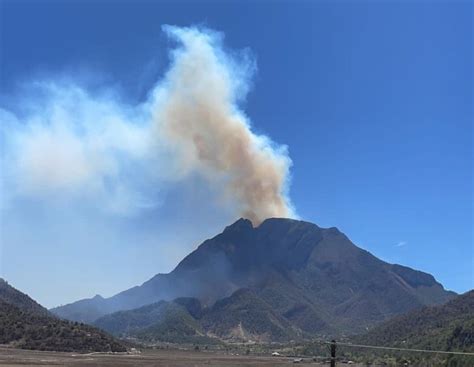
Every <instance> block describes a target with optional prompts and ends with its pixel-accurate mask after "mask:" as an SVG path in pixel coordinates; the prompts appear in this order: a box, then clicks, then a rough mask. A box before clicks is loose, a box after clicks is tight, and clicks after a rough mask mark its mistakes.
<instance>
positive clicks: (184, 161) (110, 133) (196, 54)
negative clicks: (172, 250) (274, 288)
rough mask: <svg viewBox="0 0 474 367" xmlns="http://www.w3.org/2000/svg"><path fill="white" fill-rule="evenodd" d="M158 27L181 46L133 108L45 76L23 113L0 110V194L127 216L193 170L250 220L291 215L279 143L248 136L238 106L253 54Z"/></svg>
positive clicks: (286, 162)
mask: <svg viewBox="0 0 474 367" xmlns="http://www.w3.org/2000/svg"><path fill="white" fill-rule="evenodd" d="M164 30H165V32H166V33H167V34H168V35H169V36H170V37H171V38H172V39H174V40H176V41H177V42H178V46H177V48H176V49H174V50H173V51H172V52H171V64H170V67H169V70H168V71H167V73H166V75H165V76H164V77H163V79H162V80H161V81H159V82H158V83H157V84H156V85H155V87H154V88H153V90H152V91H150V93H149V97H148V98H147V100H146V101H145V102H144V103H142V104H140V105H138V106H129V105H125V104H124V103H123V102H120V101H118V99H117V98H113V97H112V95H113V93H108V94H102V95H100V96H98V95H92V94H91V93H89V92H88V91H87V90H85V89H84V88H81V87H78V86H77V85H71V84H70V83H68V84H64V83H58V82H51V81H49V82H41V83H36V84H35V88H39V89H41V91H42V98H41V99H40V101H36V102H32V101H31V100H29V101H27V103H28V109H27V110H28V113H17V114H15V113H12V112H9V111H6V110H1V111H0V117H1V119H2V120H3V122H2V125H3V129H2V141H3V143H4V146H5V149H4V152H3V154H2V165H3V167H4V172H5V174H4V175H3V177H2V187H1V189H2V191H3V194H5V195H6V194H8V197H9V198H10V199H14V198H15V197H35V198H36V197H41V198H44V197H47V198H48V197H53V196H54V197H55V199H57V198H58V197H59V198H60V197H67V198H71V197H73V198H79V199H81V200H85V199H87V200H92V201H94V202H95V203H98V205H100V206H101V207H103V208H105V209H106V210H110V211H113V212H119V213H125V214H130V213H133V212H134V211H137V210H140V209H142V208H148V207H154V206H156V205H158V203H159V201H160V192H161V191H162V189H163V188H166V187H167V186H169V185H173V184H175V183H176V182H182V181H185V180H188V179H192V177H196V176H198V177H200V178H201V179H203V180H204V181H205V182H207V184H208V185H209V186H210V187H212V192H213V195H215V198H216V199H217V200H218V201H219V202H220V203H221V204H222V205H223V206H226V207H230V208H232V211H233V212H235V215H236V216H244V217H246V218H249V219H251V220H252V221H253V222H254V224H258V223H260V222H261V221H262V220H264V219H265V218H268V217H292V216H294V215H295V214H294V212H293V209H292V205H291V202H290V200H289V198H288V196H287V193H288V185H289V169H290V166H291V160H290V158H289V156H288V153H287V149H286V147H284V146H277V145H276V144H274V143H273V142H272V141H271V140H270V139H269V138H268V137H266V136H263V135H257V134H255V133H254V132H253V131H252V130H251V127H250V123H249V120H248V118H247V117H246V116H245V114H244V112H243V111H242V110H241V109H240V107H239V103H240V102H242V101H243V99H244V98H245V96H246V94H247V92H248V89H249V83H250V80H251V77H252V75H253V73H254V71H255V63H254V61H253V59H252V57H251V56H250V55H249V54H248V53H245V52H241V53H232V55H231V54H229V53H226V52H225V50H224V49H223V47H222V36H221V35H220V34H218V33H215V32H212V31H209V30H203V29H198V28H177V27H170V26H167V27H164ZM25 104H26V102H25Z"/></svg>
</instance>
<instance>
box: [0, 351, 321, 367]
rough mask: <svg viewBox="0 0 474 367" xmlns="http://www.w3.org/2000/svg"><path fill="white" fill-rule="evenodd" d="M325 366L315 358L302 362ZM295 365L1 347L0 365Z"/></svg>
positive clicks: (219, 356)
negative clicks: (315, 360) (316, 361)
mask: <svg viewBox="0 0 474 367" xmlns="http://www.w3.org/2000/svg"><path fill="white" fill-rule="evenodd" d="M305 362H306V363H305ZM308 363H311V366H322V364H317V363H315V362H313V361H311V359H306V360H303V362H302V364H308ZM289 365H293V358H287V357H271V356H268V357H262V356H236V355H227V354H224V353H216V352H204V351H203V352H194V351H181V350H146V351H144V352H143V353H142V354H139V355H109V354H77V353H58V352H39V351H29V350H20V349H11V348H2V347H0V366H12V367H13V366H78V367H79V366H80V367H97V366H110V367H131V366H133V367H145V366H150V367H151V366H160V367H161V366H163V367H201V366H215V367H220V366H222V367H223V366H235V367H236V366H245V367H265V366H268V367H270V366H272V367H279V366H289Z"/></svg>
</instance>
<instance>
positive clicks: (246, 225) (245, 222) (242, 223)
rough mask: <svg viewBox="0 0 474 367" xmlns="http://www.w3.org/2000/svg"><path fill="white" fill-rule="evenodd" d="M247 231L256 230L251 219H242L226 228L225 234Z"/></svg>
mask: <svg viewBox="0 0 474 367" xmlns="http://www.w3.org/2000/svg"><path fill="white" fill-rule="evenodd" d="M245 229H254V228H253V224H252V222H251V221H250V220H249V219H245V218H240V219H238V220H237V221H235V222H234V223H232V224H231V225H230V226H227V227H225V229H224V232H229V231H240V230H245Z"/></svg>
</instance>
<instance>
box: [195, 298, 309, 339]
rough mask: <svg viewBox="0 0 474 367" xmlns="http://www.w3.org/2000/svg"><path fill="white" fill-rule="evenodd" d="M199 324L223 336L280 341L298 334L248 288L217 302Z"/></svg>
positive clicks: (214, 333)
mask: <svg viewBox="0 0 474 367" xmlns="http://www.w3.org/2000/svg"><path fill="white" fill-rule="evenodd" d="M201 323H202V325H203V328H204V329H205V330H207V331H208V332H209V333H211V334H212V335H216V336H218V337H221V338H224V339H236V340H245V341H247V340H253V341H255V340H257V341H281V340H291V339H296V338H298V337H300V336H301V335H300V333H299V332H298V330H297V329H296V328H294V327H293V326H292V325H291V323H290V322H289V321H288V320H286V319H285V318H284V317H282V316H280V315H279V314H278V313H276V312H275V311H274V310H273V309H272V307H271V305H269V304H268V303H266V302H265V301H264V300H263V299H261V298H260V297H258V296H257V294H256V293H255V292H253V291H251V290H249V289H240V290H238V291H236V292H235V293H234V294H233V295H232V296H230V297H228V298H224V299H222V300H220V301H217V302H216V304H215V305H214V306H213V307H212V308H211V309H209V310H208V311H207V312H206V313H205V314H204V316H203V318H202V320H201Z"/></svg>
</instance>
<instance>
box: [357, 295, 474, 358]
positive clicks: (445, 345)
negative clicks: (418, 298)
mask: <svg viewBox="0 0 474 367" xmlns="http://www.w3.org/2000/svg"><path fill="white" fill-rule="evenodd" d="M354 341H355V342H358V343H364V344H369V345H382V346H393V347H401V348H415V349H429V350H444V351H461V352H474V291H470V292H467V293H465V294H462V295H460V296H458V297H456V298H455V299H453V300H451V301H449V302H448V303H446V304H444V305H441V306H430V307H424V308H422V309H420V310H416V311H412V312H409V313H408V314H406V315H402V316H398V317H395V318H393V319H392V320H389V321H387V322H385V323H383V324H381V325H379V326H377V327H375V328H374V329H372V330H371V331H369V332H368V333H366V334H363V335H360V336H358V337H355V338H354ZM412 359H413V360H418V361H420V360H429V361H430V363H432V364H434V365H435V364H436V365H443V366H444V365H447V366H456V367H457V366H474V357H465V356H455V355H452V356H449V357H446V356H444V355H438V356H419V355H415V356H414V357H412Z"/></svg>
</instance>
